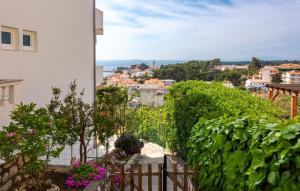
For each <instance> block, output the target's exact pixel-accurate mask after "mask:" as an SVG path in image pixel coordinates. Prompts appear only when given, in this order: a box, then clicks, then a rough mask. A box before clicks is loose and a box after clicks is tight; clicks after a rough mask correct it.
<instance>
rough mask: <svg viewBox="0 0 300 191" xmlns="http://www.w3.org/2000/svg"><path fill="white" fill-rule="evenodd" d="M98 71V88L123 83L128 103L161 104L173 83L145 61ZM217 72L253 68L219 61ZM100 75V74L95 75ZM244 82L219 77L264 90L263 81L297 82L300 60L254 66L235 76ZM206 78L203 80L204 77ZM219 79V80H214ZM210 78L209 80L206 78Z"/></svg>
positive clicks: (137, 104)
mask: <svg viewBox="0 0 300 191" xmlns="http://www.w3.org/2000/svg"><path fill="white" fill-rule="evenodd" d="M97 68H102V69H101V70H99V71H98V72H97V74H99V72H102V73H101V75H97V76H102V77H100V79H101V80H100V81H99V83H97V88H98V89H99V88H101V87H103V86H105V85H106V86H117V87H124V88H125V89H127V91H128V96H129V100H130V102H129V105H130V106H131V107H134V108H136V107H138V106H142V105H144V106H153V107H157V106H162V105H163V104H164V95H165V94H166V93H168V87H170V86H171V85H173V84H174V83H176V80H174V79H159V78H157V77H156V76H154V73H155V71H157V70H159V67H157V66H155V65H153V66H148V65H146V64H144V63H142V64H134V65H131V66H130V67H128V68H127V67H118V68H117V69H116V70H115V71H114V73H113V74H110V75H108V76H106V77H105V78H103V67H101V66H97ZM213 70H214V71H215V72H216V73H218V72H219V73H226V72H230V71H244V72H245V71H246V72H247V71H252V70H251V69H250V68H249V65H233V64H230V65H227V64H219V65H216V66H214V68H213ZM98 78H99V77H98ZM238 78H239V79H238V80H242V81H243V83H241V85H239V86H237V85H235V84H234V83H233V82H231V81H230V80H225V79H223V80H221V81H222V83H223V85H224V86H226V87H230V88H233V87H242V88H244V89H246V90H249V91H255V92H257V91H267V88H266V85H267V84H271V83H281V84H298V83H300V64H294V63H283V64H280V65H265V66H261V67H259V68H257V69H256V70H255V72H254V73H253V74H250V75H242V76H241V77H238ZM204 81H206V80H204ZM216 81H219V80H216ZM207 82H209V81H207Z"/></svg>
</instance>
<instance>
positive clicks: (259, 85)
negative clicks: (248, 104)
mask: <svg viewBox="0 0 300 191" xmlns="http://www.w3.org/2000/svg"><path fill="white" fill-rule="evenodd" d="M266 84H268V82H266V81H265V80H262V79H254V78H253V79H248V80H247V81H246V83H245V88H246V89H250V90H264V89H266Z"/></svg>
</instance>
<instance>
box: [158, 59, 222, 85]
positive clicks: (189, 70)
mask: <svg viewBox="0 0 300 191" xmlns="http://www.w3.org/2000/svg"><path fill="white" fill-rule="evenodd" d="M219 64H220V59H214V60H210V61H189V62H186V63H183V64H170V65H165V66H161V67H160V69H158V70H155V71H154V77H156V78H159V79H173V80H176V81H182V80H204V81H212V80H214V79H216V76H217V75H218V72H217V71H215V67H216V66H217V65H219Z"/></svg>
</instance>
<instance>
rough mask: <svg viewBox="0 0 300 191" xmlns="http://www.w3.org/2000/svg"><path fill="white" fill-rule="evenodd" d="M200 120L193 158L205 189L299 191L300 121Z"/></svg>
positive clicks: (194, 133) (192, 145)
mask: <svg viewBox="0 0 300 191" xmlns="http://www.w3.org/2000/svg"><path fill="white" fill-rule="evenodd" d="M267 121H271V120H270V119H268V120H263V119H256V117H243V118H240V119H239V118H235V117H233V118H226V117H223V118H220V119H213V120H200V122H198V123H197V124H196V125H195V127H194V128H193V131H192V137H191V139H190V141H189V144H188V145H189V148H190V152H189V155H188V159H189V162H190V163H191V164H193V165H195V164H198V165H199V166H200V169H201V170H200V176H199V183H200V186H201V188H202V190H230V191H231V190H286V191H288V190H300V176H299V175H300V155H299V153H300V120H290V121H287V122H278V121H276V120H272V121H273V122H272V123H270V122H267Z"/></svg>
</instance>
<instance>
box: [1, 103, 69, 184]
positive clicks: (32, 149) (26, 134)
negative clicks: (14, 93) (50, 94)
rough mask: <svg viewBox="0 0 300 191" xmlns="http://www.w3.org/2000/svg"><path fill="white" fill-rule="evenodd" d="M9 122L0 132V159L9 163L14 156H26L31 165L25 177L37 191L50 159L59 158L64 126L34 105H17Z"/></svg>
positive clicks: (62, 143) (63, 138)
mask: <svg viewBox="0 0 300 191" xmlns="http://www.w3.org/2000/svg"><path fill="white" fill-rule="evenodd" d="M11 119H12V122H11V123H10V125H8V126H6V127H4V128H3V130H2V131H0V158H1V159H4V160H5V161H8V162H9V160H10V159H13V158H14V156H17V155H21V156H26V157H27V158H28V159H29V161H30V162H29V163H28V164H26V173H28V174H29V175H30V177H31V178H32V179H33V180H37V184H35V185H34V186H35V190H40V189H42V188H41V186H42V185H40V183H41V181H42V180H43V178H44V177H43V175H44V173H45V170H46V168H47V166H48V159H49V157H58V156H59V154H60V153H61V151H62V150H63V148H64V145H65V143H66V139H67V135H66V134H67V132H66V124H65V123H64V122H63V121H62V120H61V119H60V118H56V117H55V116H52V115H51V114H50V113H49V112H48V111H47V109H46V108H36V105H35V104H28V105H24V104H21V105H19V106H18V107H17V108H16V109H15V110H14V111H13V112H12V114H11Z"/></svg>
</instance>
